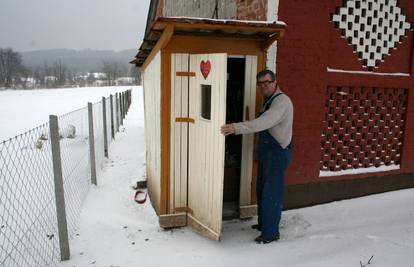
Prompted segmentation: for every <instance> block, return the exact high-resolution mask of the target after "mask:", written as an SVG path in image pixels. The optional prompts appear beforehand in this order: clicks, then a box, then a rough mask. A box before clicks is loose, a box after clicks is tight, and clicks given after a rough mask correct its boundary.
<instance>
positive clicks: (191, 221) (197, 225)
mask: <svg viewBox="0 0 414 267" xmlns="http://www.w3.org/2000/svg"><path fill="white" fill-rule="evenodd" d="M187 224H188V225H189V226H191V228H192V229H193V230H194V231H195V232H197V233H199V234H200V235H202V236H205V237H207V238H210V239H212V240H216V241H219V240H220V233H217V232H215V231H213V230H211V229H210V228H209V227H208V226H207V225H205V224H203V223H202V222H201V221H200V220H198V219H197V218H196V217H194V216H192V215H191V214H188V215H187Z"/></svg>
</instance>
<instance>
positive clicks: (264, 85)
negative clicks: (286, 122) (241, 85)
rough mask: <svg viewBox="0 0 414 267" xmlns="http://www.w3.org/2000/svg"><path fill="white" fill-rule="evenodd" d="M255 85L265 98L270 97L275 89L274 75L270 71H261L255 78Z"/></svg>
mask: <svg viewBox="0 0 414 267" xmlns="http://www.w3.org/2000/svg"><path fill="white" fill-rule="evenodd" d="M256 80H257V85H258V86H259V87H260V89H261V90H262V93H263V94H264V95H265V96H266V97H269V96H272V95H273V94H274V93H275V91H276V89H277V82H276V75H275V73H274V72H273V71H271V70H262V71H261V72H259V73H258V74H257V76H256Z"/></svg>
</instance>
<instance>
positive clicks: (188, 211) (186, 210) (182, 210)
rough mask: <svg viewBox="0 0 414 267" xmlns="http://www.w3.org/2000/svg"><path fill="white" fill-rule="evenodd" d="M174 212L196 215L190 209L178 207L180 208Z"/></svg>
mask: <svg viewBox="0 0 414 267" xmlns="http://www.w3.org/2000/svg"><path fill="white" fill-rule="evenodd" d="M174 210H175V212H187V213H190V214H193V213H194V212H193V210H192V209H191V208H189V207H178V208H175V209H174Z"/></svg>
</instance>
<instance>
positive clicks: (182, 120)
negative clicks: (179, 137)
mask: <svg viewBox="0 0 414 267" xmlns="http://www.w3.org/2000/svg"><path fill="white" fill-rule="evenodd" d="M175 122H189V123H195V120H194V119H193V118H182V117H178V118H175Z"/></svg>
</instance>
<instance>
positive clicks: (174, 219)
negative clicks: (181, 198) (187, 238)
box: [159, 212, 187, 229]
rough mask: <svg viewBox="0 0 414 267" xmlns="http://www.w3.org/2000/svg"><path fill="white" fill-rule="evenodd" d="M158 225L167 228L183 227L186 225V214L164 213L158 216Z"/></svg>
mask: <svg viewBox="0 0 414 267" xmlns="http://www.w3.org/2000/svg"><path fill="white" fill-rule="evenodd" d="M159 223H160V227H162V228H165V229H168V228H175V227H183V226H186V225H187V214H186V213H185V212H182V213H176V214H165V215H160V217H159Z"/></svg>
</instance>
